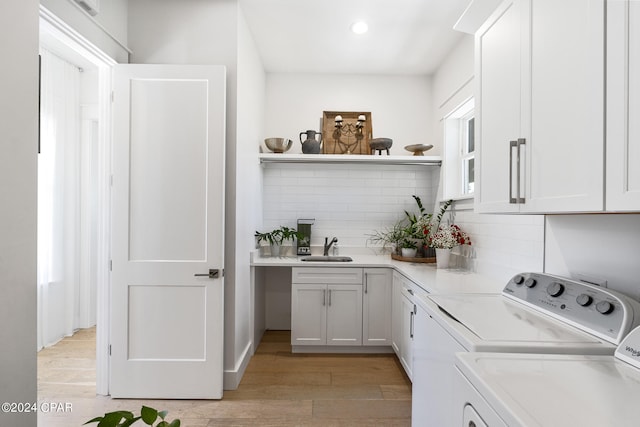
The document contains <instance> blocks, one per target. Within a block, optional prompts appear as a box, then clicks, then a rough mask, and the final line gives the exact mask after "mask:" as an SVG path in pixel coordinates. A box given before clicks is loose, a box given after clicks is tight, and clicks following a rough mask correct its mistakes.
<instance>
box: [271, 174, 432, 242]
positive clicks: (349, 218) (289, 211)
mask: <svg viewBox="0 0 640 427" xmlns="http://www.w3.org/2000/svg"><path fill="white" fill-rule="evenodd" d="M439 169H440V168H439V167H436V166H406V165H397V166H392V165H386V166H384V165H352V164H342V165H325V164H321V165H318V164H312V165H309V164H284V165H283V164H269V165H266V166H265V168H264V224H263V227H262V229H261V230H260V231H270V230H273V229H274V228H277V227H279V226H281V225H285V226H288V227H294V228H295V227H296V224H297V219H298V218H315V223H314V225H312V226H311V244H312V246H320V247H322V245H323V244H324V238H325V237H329V239H331V238H332V237H337V238H338V240H339V246H340V248H341V249H340V251H341V253H343V254H345V255H348V254H349V248H354V247H359V248H362V247H366V246H376V245H372V244H371V243H368V242H367V240H368V235H369V234H372V233H374V232H375V231H376V230H380V231H382V230H384V229H385V228H386V227H390V226H391V225H393V224H394V223H395V222H396V221H398V220H399V219H402V218H404V216H405V214H404V211H405V210H407V211H409V212H417V211H418V208H417V206H416V203H415V201H414V200H413V197H412V195H413V194H415V195H418V196H419V197H420V198H421V200H422V202H423V204H424V206H425V207H426V208H427V210H428V211H431V207H432V206H433V203H434V200H435V196H436V191H437V188H438V179H439ZM378 246H379V245H378Z"/></svg>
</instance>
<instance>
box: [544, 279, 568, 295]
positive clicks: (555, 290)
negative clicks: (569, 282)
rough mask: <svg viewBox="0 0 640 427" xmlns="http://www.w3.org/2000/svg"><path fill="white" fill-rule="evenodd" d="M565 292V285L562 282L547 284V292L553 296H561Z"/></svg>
mask: <svg viewBox="0 0 640 427" xmlns="http://www.w3.org/2000/svg"><path fill="white" fill-rule="evenodd" d="M563 292H564V285H563V284H562V283H558V282H553V283H552V284H550V285H549V286H547V293H548V294H549V295H551V296H552V297H559V296H560V295H562V293H563Z"/></svg>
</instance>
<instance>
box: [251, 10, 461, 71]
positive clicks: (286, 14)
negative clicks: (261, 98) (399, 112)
mask: <svg viewBox="0 0 640 427" xmlns="http://www.w3.org/2000/svg"><path fill="white" fill-rule="evenodd" d="M239 1H240V5H241V7H242V10H243V12H244V15H245V18H246V20H247V23H248V26H249V28H250V29H251V32H252V33H253V36H254V39H255V42H256V44H257V47H258V50H259V52H260V55H261V57H262V61H263V64H264V67H265V70H266V71H267V72H273V73H283V72H294V73H353V74H432V73H433V72H434V71H435V70H436V69H437V68H438V66H439V65H440V63H441V62H442V60H443V59H444V58H445V57H446V55H447V53H448V52H449V51H450V50H451V49H452V48H453V47H454V46H455V45H456V44H457V43H458V42H459V41H460V39H461V38H462V37H463V35H462V33H459V32H457V31H455V30H453V25H454V24H455V22H456V21H457V20H458V18H459V17H460V15H462V12H464V10H465V8H466V7H467V5H468V4H469V2H470V0H239ZM357 20H365V21H366V22H367V23H368V25H369V31H368V32H367V33H366V34H362V35H356V34H353V33H352V32H351V31H350V26H351V24H353V23H354V22H355V21H357Z"/></svg>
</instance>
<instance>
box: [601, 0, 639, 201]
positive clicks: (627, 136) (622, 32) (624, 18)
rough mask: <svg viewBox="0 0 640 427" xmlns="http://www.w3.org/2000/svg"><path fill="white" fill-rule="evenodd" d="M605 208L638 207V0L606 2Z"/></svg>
mask: <svg viewBox="0 0 640 427" xmlns="http://www.w3.org/2000/svg"><path fill="white" fill-rule="evenodd" d="M607 21H608V24H607V176H606V180H607V198H606V209H607V211H640V121H638V120H637V119H634V118H637V117H640V77H639V74H640V2H638V1H629V0H625V1H615V2H608V4H607Z"/></svg>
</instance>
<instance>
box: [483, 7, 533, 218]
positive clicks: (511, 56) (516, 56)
mask: <svg viewBox="0 0 640 427" xmlns="http://www.w3.org/2000/svg"><path fill="white" fill-rule="evenodd" d="M520 7H521V5H520V2H519V1H507V2H504V3H503V4H502V5H501V6H500V8H499V9H498V10H496V12H495V13H494V14H493V15H492V17H491V18H490V19H489V20H488V21H487V22H486V23H485V24H484V25H483V26H482V27H481V28H480V30H478V33H477V34H476V76H477V82H476V98H477V99H476V106H477V110H476V118H477V120H476V136H477V137H478V138H477V139H478V140H479V141H480V144H479V146H478V148H477V150H478V158H479V161H478V162H477V170H478V175H477V177H478V178H477V179H478V188H477V190H476V210H477V211H478V212H515V211H518V209H519V206H518V205H516V204H510V203H509V199H510V197H515V194H516V190H517V184H518V183H517V180H516V172H517V171H516V170H515V167H514V169H513V170H511V171H510V159H512V162H511V164H513V165H515V164H516V163H515V160H516V158H515V156H516V155H517V153H516V151H517V149H515V148H512V147H511V146H510V141H516V140H517V139H518V138H519V137H521V135H522V134H521V122H522V117H521V114H522V111H521V104H522V94H521V90H522V82H521V70H520V49H521V39H522V33H523V32H524V31H525V30H526V29H524V28H522V25H521V22H522V17H521V11H520ZM510 187H511V189H510Z"/></svg>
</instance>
